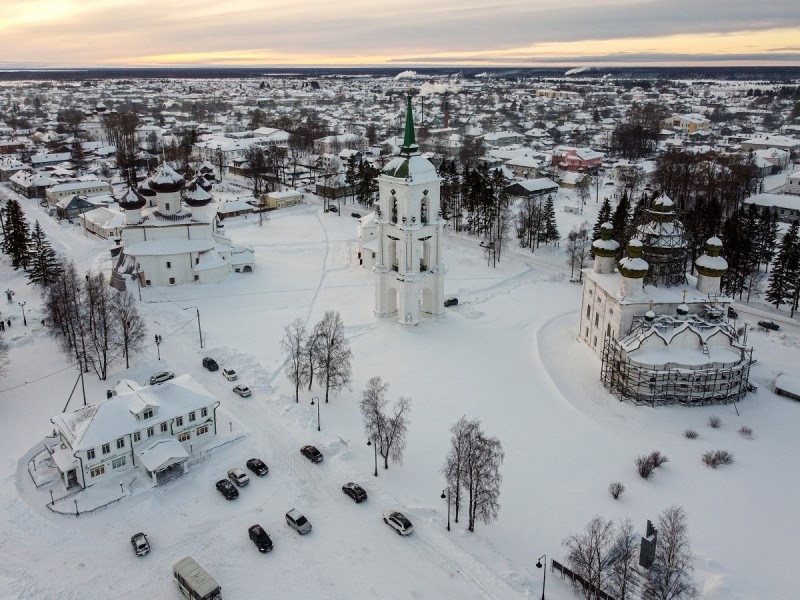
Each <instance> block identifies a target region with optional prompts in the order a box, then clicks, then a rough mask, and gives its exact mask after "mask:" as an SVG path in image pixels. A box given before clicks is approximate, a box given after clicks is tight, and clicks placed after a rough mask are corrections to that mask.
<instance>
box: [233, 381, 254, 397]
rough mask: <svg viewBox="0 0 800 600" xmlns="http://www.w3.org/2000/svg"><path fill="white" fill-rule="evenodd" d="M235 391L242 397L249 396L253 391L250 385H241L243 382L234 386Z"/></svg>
mask: <svg viewBox="0 0 800 600" xmlns="http://www.w3.org/2000/svg"><path fill="white" fill-rule="evenodd" d="M233 392H234V393H235V394H239V395H240V396H241V397H242V398H247V397H248V396H249V395H250V394H252V393H253V392H251V391H250V388H249V387H247V386H246V385H241V384H239V385H237V386H236V387H234V388H233Z"/></svg>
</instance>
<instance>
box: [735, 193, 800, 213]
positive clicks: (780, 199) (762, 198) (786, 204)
mask: <svg viewBox="0 0 800 600" xmlns="http://www.w3.org/2000/svg"><path fill="white" fill-rule="evenodd" d="M744 203H745V204H755V205H757V206H775V207H778V208H791V209H794V210H800V196H793V195H791V194H756V195H755V196H750V197H749V198H745V199H744Z"/></svg>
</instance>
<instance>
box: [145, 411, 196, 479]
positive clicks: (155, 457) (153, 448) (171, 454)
mask: <svg viewBox="0 0 800 600" xmlns="http://www.w3.org/2000/svg"><path fill="white" fill-rule="evenodd" d="M159 416H160V415H159ZM136 455H137V456H138V457H139V460H140V461H141V462H142V465H144V467H145V468H146V469H147V470H148V471H150V472H153V471H160V470H162V469H164V468H166V467H168V466H170V465H173V464H175V463H177V462H183V461H185V460H188V459H189V454H188V453H187V452H186V449H185V448H184V447H183V444H181V443H180V442H179V441H178V440H176V439H175V438H161V439H156V440H155V441H153V442H152V443H150V444H143V445H142V446H139V447H138V448H136Z"/></svg>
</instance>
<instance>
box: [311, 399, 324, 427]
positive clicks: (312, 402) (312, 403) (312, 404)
mask: <svg viewBox="0 0 800 600" xmlns="http://www.w3.org/2000/svg"><path fill="white" fill-rule="evenodd" d="M314 400H316V401H317V431H322V430H321V429H320V427H319V396H314V397H313V398H312V399H311V406H314Z"/></svg>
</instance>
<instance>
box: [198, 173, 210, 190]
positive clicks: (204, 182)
mask: <svg viewBox="0 0 800 600" xmlns="http://www.w3.org/2000/svg"><path fill="white" fill-rule="evenodd" d="M194 182H195V183H196V184H197V185H199V186H200V187H201V188H203V189H204V190H205V191H207V192H210V191H211V183H212V182H211V181H209V180H208V178H206V177H205V175H198V176H197V177H195V179H194Z"/></svg>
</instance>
